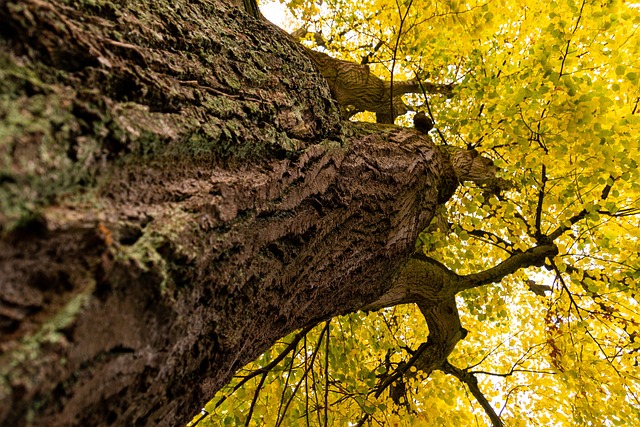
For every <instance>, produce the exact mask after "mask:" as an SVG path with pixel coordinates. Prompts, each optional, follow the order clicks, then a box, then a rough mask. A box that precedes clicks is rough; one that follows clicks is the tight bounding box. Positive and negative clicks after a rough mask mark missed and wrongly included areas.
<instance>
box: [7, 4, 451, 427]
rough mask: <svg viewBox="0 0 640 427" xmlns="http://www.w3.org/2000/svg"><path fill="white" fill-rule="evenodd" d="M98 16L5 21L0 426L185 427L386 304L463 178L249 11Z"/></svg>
mask: <svg viewBox="0 0 640 427" xmlns="http://www.w3.org/2000/svg"><path fill="white" fill-rule="evenodd" d="M90 3H91V2H74V1H62V0H59V1H45V0H23V1H13V2H11V1H9V2H3V3H2V4H0V22H1V23H2V25H0V36H1V39H0V88H1V96H2V98H0V152H1V154H2V173H1V174H0V183H1V185H2V189H1V191H0V203H1V205H0V206H1V208H2V210H1V211H0V221H1V225H2V239H1V241H0V328H1V329H0V331H1V333H2V335H1V337H0V351H1V354H0V375H1V377H0V423H1V424H2V425H92V426H94V425H95V426H98V425H111V424H113V425H154V426H156V425H163V426H164V425H179V424H181V423H183V422H185V421H186V420H187V419H188V418H189V416H190V415H192V414H193V413H194V412H195V411H196V410H197V409H198V408H200V407H201V405H202V404H203V403H205V402H206V401H207V400H208V399H209V398H211V397H212V395H213V393H214V392H215V390H217V389H218V388H219V387H220V386H222V385H223V384H224V383H225V382H226V381H228V380H229V378H230V376H231V375H232V374H233V373H234V372H235V371H236V370H237V369H238V368H240V367H242V366H243V365H244V364H246V363H247V362H249V361H251V360H252V359H253V358H255V357H256V356H258V355H259V354H260V353H261V352H262V351H264V350H265V349H266V348H268V347H269V346H270V345H271V344H272V343H273V342H274V341H275V340H277V339H278V338H280V337H282V336H284V335H285V334H287V333H289V332H291V331H293V330H295V329H296V328H300V327H302V326H305V325H308V324H311V323H313V322H317V321H319V320H321V319H326V318H329V317H331V316H334V315H337V314H343V313H348V312H353V311H355V310H358V309H361V308H364V307H367V306H371V305H372V304H374V303H375V302H376V301H379V300H380V298H381V296H382V295H383V294H384V293H385V291H386V290H387V289H389V287H390V286H391V280H392V278H393V277H396V276H397V275H398V271H399V268H400V267H401V265H402V264H403V262H404V261H405V260H406V259H407V257H408V256H409V255H410V254H411V252H412V251H413V248H414V242H415V240H416V237H417V235H418V233H419V232H420V231H421V230H422V229H423V228H424V227H426V226H427V225H428V223H429V221H430V220H431V218H432V216H433V213H434V210H435V207H436V204H437V201H438V198H439V197H438V188H439V187H440V188H441V187H443V186H444V177H446V176H448V175H450V174H451V169H450V165H449V163H448V161H447V160H446V159H444V158H443V157H442V156H441V154H440V152H439V151H438V150H436V149H434V147H433V146H432V144H431V142H430V141H429V140H428V139H427V138H425V137H424V136H422V135H420V134H419V133H417V132H416V131H413V130H407V129H397V128H395V127H392V126H391V127H390V126H387V127H380V126H374V125H353V124H349V123H341V122H340V120H339V111H338V108H337V106H336V105H335V103H334V101H332V100H331V99H330V94H329V90H328V88H327V85H326V82H325V81H324V80H323V79H322V77H321V76H320V75H319V74H318V72H317V71H316V69H315V68H314V66H313V64H312V62H311V61H310V60H309V58H308V57H307V56H305V53H304V51H303V50H302V49H301V48H300V47H299V46H297V45H296V44H295V43H294V42H292V41H291V40H289V39H288V38H287V37H286V36H285V35H283V34H282V33H281V32H280V31H278V30H277V29H275V28H273V27H271V26H269V25H268V24H267V23H265V22H261V21H259V20H256V19H253V18H251V17H250V16H248V15H247V14H245V13H244V12H243V11H242V10H241V9H240V8H239V7H237V6H236V5H233V4H230V3H226V2H225V0H216V1H213V0H190V1H186V0H185V1H161V0H157V1H150V2H141V3H143V4H141V5H138V4H137V3H138V2H122V5H117V6H116V5H114V3H104V4H102V5H99V6H98V5H96V6H92V5H91V4H90ZM78 4H81V5H78ZM440 199H441V200H442V194H441V195H440ZM421 308H422V307H421Z"/></svg>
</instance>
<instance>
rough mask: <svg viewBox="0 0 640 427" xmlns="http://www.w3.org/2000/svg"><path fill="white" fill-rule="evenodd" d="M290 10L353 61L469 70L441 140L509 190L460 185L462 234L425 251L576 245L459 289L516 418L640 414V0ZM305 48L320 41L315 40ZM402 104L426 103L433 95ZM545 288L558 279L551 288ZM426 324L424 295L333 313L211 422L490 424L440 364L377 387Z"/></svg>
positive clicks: (444, 254) (477, 254) (485, 376)
mask: <svg viewBox="0 0 640 427" xmlns="http://www.w3.org/2000/svg"><path fill="white" fill-rule="evenodd" d="M286 6H287V7H288V8H289V9H287V10H288V11H289V12H290V13H291V14H292V16H293V17H294V20H293V21H292V22H286V26H287V29H288V30H292V29H295V28H298V27H302V26H305V27H307V29H308V30H309V31H310V32H321V33H322V38H323V39H324V42H325V46H324V47H323V48H322V49H323V50H325V51H326V52H328V53H330V54H331V55H333V56H335V57H339V58H343V59H347V60H350V61H355V62H361V61H362V59H363V58H367V59H368V61H367V62H368V63H369V64H370V67H371V69H372V71H373V72H375V73H376V74H377V75H379V76H380V77H381V78H383V79H385V80H389V77H390V76H389V70H390V69H391V68H392V64H393V63H394V62H395V66H394V67H393V69H394V70H395V75H394V78H396V79H398V80H401V79H410V78H414V77H415V76H419V77H420V78H421V79H424V80H427V81H431V82H434V83H456V84H457V88H456V90H455V93H454V96H453V97H452V98H449V99H447V98H445V97H443V96H432V97H431V98H430V99H429V100H428V109H430V111H431V113H432V115H433V117H434V119H435V123H436V127H437V128H438V129H439V131H440V133H436V132H432V134H433V137H434V139H435V140H436V142H437V143H439V144H445V143H446V144H450V145H456V146H460V147H474V148H476V149H477V150H478V151H480V152H481V153H483V155H485V156H487V157H491V158H492V159H493V160H494V163H495V165H496V166H497V167H499V168H500V171H501V172H500V173H501V177H502V178H504V179H505V180H508V181H509V182H511V183H512V188H511V189H509V190H508V191H505V192H502V193H501V194H493V193H492V192H491V191H490V190H488V189H485V188H478V187H474V186H462V187H461V188H460V189H459V190H458V192H457V194H456V196H455V197H454V198H453V199H452V200H451V201H450V202H449V203H448V205H447V209H446V210H447V213H446V215H447V221H448V222H449V223H451V230H449V231H447V232H439V233H431V234H423V236H422V237H421V242H422V243H423V244H424V250H425V252H426V254H427V255H428V256H430V257H432V258H434V259H436V260H438V261H440V262H442V263H444V264H445V265H446V266H447V267H449V268H450V269H452V270H454V271H455V272H457V273H458V274H468V273H472V272H479V271H483V270H486V269H487V268H489V267H491V266H493V265H495V264H497V263H498V262H500V261H501V260H503V259H505V258H507V257H508V256H509V255H510V254H512V253H515V252H517V251H526V250H527V249H528V248H531V247H533V246H535V245H536V243H537V240H539V239H540V236H541V235H544V236H547V237H551V238H552V239H553V241H554V242H555V243H556V244H557V246H558V248H559V254H558V256H556V257H555V258H554V259H548V260H547V262H546V263H545V266H542V267H535V266H530V267H528V268H524V269H521V270H520V271H518V272H517V273H516V274H512V275H510V276H507V277H505V278H504V279H503V280H502V281H501V282H500V283H495V284H492V285H488V286H485V287H482V288H478V289H473V290H470V291H466V292H464V293H462V294H460V295H459V296H458V306H459V308H460V311H461V318H462V324H463V326H464V327H465V328H466V329H467V330H468V331H469V334H468V336H467V337H466V338H465V339H464V340H463V341H461V342H460V343H459V344H458V346H457V347H456V350H454V353H453V354H452V355H451V357H450V358H449V361H450V362H451V363H452V364H453V365H455V366H457V367H459V368H462V369H465V368H468V370H469V371H472V372H475V373H476V377H477V378H478V381H479V386H480V389H481V390H482V392H483V393H484V395H485V396H486V397H487V399H488V400H489V402H490V403H491V405H492V406H493V407H494V409H495V410H496V412H498V413H499V414H500V416H501V417H502V419H503V421H504V422H505V423H506V424H507V425H509V426H576V425H578V426H582V425H585V426H589V425H591V426H603V425H604V426H616V425H620V426H631V425H640V424H638V423H640V421H639V420H640V366H639V364H640V314H639V313H640V307H639V306H638V301H639V300H640V290H639V289H638V280H639V279H640V242H639V240H638V239H639V237H640V172H639V171H638V169H639V165H638V164H639V163H640V154H639V150H640V142H639V140H640V59H638V58H640V7H639V6H638V4H637V3H631V2H624V1H620V0H617V1H615V0H614V1H607V0H597V1H591V0H590V1H574V0H558V1H532V0H524V1H521V0H517V1H516V0H493V1H491V0H489V1H469V2H464V1H456V0H448V1H442V0H436V1H431V0H415V1H400V2H399V3H396V2H394V1H389V0H360V1H357V2H354V1H349V0H324V1H320V2H317V3H316V2H308V1H301V0H292V1H291V2H287V3H286ZM264 10H265V12H266V11H268V10H271V9H268V8H265V9H264ZM274 10H277V9H274ZM407 11H408V12H407ZM405 14H406V18H405V19H404V21H402V17H403V16H405ZM267 16H268V17H269V18H270V19H274V17H276V16H278V14H274V13H267ZM401 21H402V25H401ZM279 24H281V25H283V23H282V22H279ZM400 28H402V32H401V33H399V29H400ZM304 43H305V44H306V45H307V46H308V47H311V48H315V43H316V41H314V39H313V38H311V37H309V38H308V40H305V41H304ZM396 46H397V49H396ZM405 102H406V103H407V104H409V105H411V106H413V107H414V109H415V110H421V111H427V102H426V101H425V99H424V97H423V96H422V95H411V96H408V97H406V98H405ZM409 115H411V113H410V114H409ZM359 118H360V119H364V120H371V116H369V115H367V114H362V115H361V116H359ZM396 123H398V124H400V125H405V126H406V125H408V123H409V120H408V119H406V118H399V119H398V120H397V121H396ZM442 138H444V141H443V140H442ZM529 281H532V282H529ZM530 284H533V285H534V286H535V285H543V286H550V287H551V290H548V291H544V290H543V291H541V292H539V293H536V292H534V291H533V290H532V288H530ZM543 295H544V296H543ZM427 336H428V330H427V328H426V325H425V322H424V319H423V318H422V316H421V314H420V312H419V311H418V309H417V308H415V307H413V306H399V307H395V308H389V309H385V310H382V311H380V312H376V313H369V314H365V313H356V314H353V315H351V316H347V317H343V318H338V319H333V320H332V321H331V323H330V324H329V325H328V326H327V325H326V324H321V325H319V326H318V327H316V328H315V329H314V330H312V331H310V332H309V333H308V334H307V335H306V336H305V337H304V338H301V339H300V340H299V342H298V343H297V345H295V346H294V348H292V349H291V351H290V352H289V353H287V355H286V356H285V357H284V358H283V360H282V361H281V362H280V363H279V364H278V365H277V366H275V367H273V368H272V369H271V371H270V372H269V374H267V375H264V376H263V375H262V374H259V375H256V376H255V377H253V378H252V379H251V380H249V381H248V382H247V383H246V384H245V385H244V386H243V387H241V388H239V389H238V390H236V391H235V392H232V390H233V387H234V384H237V383H238V382H239V381H241V380H242V376H243V375H247V374H248V373H250V372H252V371H254V370H255V369H256V368H258V367H261V366H266V365H268V364H269V363H270V362H271V361H272V360H274V359H275V358H276V357H277V356H278V355H279V354H281V352H282V351H283V349H285V348H286V347H287V344H288V343H290V342H291V341H292V339H293V336H290V337H287V338H285V339H283V340H282V342H281V343H279V344H277V345H275V346H274V347H273V348H272V349H270V350H269V351H268V352H266V353H265V354H264V355H263V356H262V357H261V358H259V359H258V360H257V361H256V362H255V363H254V364H252V365H250V366H247V367H246V368H245V369H244V370H242V371H241V372H239V373H238V378H237V379H235V380H234V382H232V383H231V384H230V386H229V387H228V388H226V389H224V390H222V391H221V392H220V393H219V394H218V395H217V396H216V397H215V398H214V399H213V400H212V401H211V402H210V403H209V404H207V410H208V411H209V412H211V413H212V414H213V415H212V416H210V417H207V418H206V419H205V420H203V421H202V422H201V423H200V424H199V425H210V426H213V425H244V423H245V421H246V419H247V416H248V414H249V412H250V411H251V424H250V425H268V426H276V425H282V426H294V425H301V426H305V425H312V426H318V425H325V423H326V424H327V425H330V426H346V425H356V424H357V423H358V421H359V420H362V419H363V417H364V416H365V415H367V421H366V423H365V424H364V425H374V426H394V425H397V426H440V425H442V426H474V425H478V426H486V425H489V421H488V418H487V416H486V415H485V413H484V411H483V410H482V408H481V407H480V406H479V404H478V402H477V401H476V399H475V398H474V396H472V395H471V393H470V392H469V389H468V388H467V387H466V385H464V384H462V383H461V382H460V381H458V380H457V379H456V378H454V377H453V376H448V375H445V374H444V373H442V372H434V373H432V374H431V376H430V377H428V378H425V377H423V376H421V375H420V373H419V372H417V373H416V375H412V376H411V377H410V378H407V379H406V380H405V382H404V384H403V385H402V387H404V390H398V388H401V385H398V387H397V388H396V389H391V390H389V391H388V392H385V393H384V394H383V395H382V396H380V397H378V398H376V397H375V396H374V394H373V393H371V390H372V389H373V387H374V386H375V385H376V380H377V378H378V376H379V375H380V374H382V373H384V372H386V371H387V370H393V369H395V368H397V367H398V364H399V363H402V362H403V361H405V362H406V361H407V360H408V359H409V358H410V353H409V350H410V349H413V350H415V349H416V347H417V346H418V345H419V344H420V343H421V342H423V341H424V340H425V337H427ZM327 337H329V338H328V345H327ZM327 350H328V351H327ZM257 388H259V389H260V392H259V393H258V394H257V393H256V389H257ZM391 393H397V395H396V396H395V397H398V396H400V398H399V399H398V402H395V401H394V398H393V396H390V395H391ZM223 396H226V399H225V400H224V401H223V402H222V403H221V404H220V405H219V406H218V407H217V408H215V406H216V404H217V403H218V402H219V401H220V400H221V399H222V398H223ZM327 405H328V407H327ZM250 408H252V409H250ZM369 423H370V424H369Z"/></svg>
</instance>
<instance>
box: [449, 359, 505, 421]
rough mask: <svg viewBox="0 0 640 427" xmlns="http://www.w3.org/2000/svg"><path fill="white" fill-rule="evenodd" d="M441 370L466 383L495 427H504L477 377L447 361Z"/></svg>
mask: <svg viewBox="0 0 640 427" xmlns="http://www.w3.org/2000/svg"><path fill="white" fill-rule="evenodd" d="M440 370H441V371H442V372H444V373H446V374H449V375H453V376H454V377H456V378H457V379H459V380H460V381H461V382H463V383H465V384H466V385H467V387H469V390H470V391H471V394H473V396H474V397H475V398H476V400H477V401H478V403H479V404H480V406H482V409H484V412H485V413H486V414H487V416H488V417H489V419H490V420H491V423H492V424H493V427H502V426H503V425H504V423H503V422H502V420H501V419H500V417H499V416H498V414H497V413H496V411H495V410H494V409H493V407H492V406H491V404H490V403H489V401H488V400H487V398H486V397H485V396H484V394H483V393H482V391H481V390H480V387H478V379H477V378H476V376H475V375H473V374H472V373H470V372H467V371H465V370H462V369H460V368H457V367H455V366H453V365H452V364H450V363H449V362H448V361H445V363H443V364H442V367H441V368H440Z"/></svg>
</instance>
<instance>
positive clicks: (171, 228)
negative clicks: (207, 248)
mask: <svg viewBox="0 0 640 427" xmlns="http://www.w3.org/2000/svg"><path fill="white" fill-rule="evenodd" d="M192 226H193V218H192V217H191V215H189V214H188V213H186V212H183V211H181V210H178V209H175V210H172V211H170V212H168V213H165V214H163V215H162V216H160V217H157V218H155V219H154V221H153V222H150V223H149V224H148V225H147V226H146V227H145V229H144V230H143V232H142V235H141V236H140V238H138V239H137V240H136V241H135V242H134V243H133V244H132V245H128V246H127V245H117V246H115V247H114V249H113V253H114V255H115V260H116V261H117V262H119V263H121V264H124V265H130V264H134V265H135V266H136V268H137V269H138V270H139V271H142V272H148V273H153V274H156V275H158V276H159V277H160V279H161V280H160V292H161V293H164V292H165V291H166V290H167V287H168V285H169V284H170V283H171V273H170V270H171V259H167V258H180V259H182V260H184V259H187V260H189V259H191V260H193V259H195V258H196V257H197V255H198V254H197V252H196V249H195V248H194V247H192V246H191V245H190V244H188V243H187V244H182V243H181V239H183V238H184V236H185V235H188V234H189V229H190V228H191V227H192ZM161 252H162V253H161ZM166 252H169V253H170V254H171V256H170V257H168V256H166V255H163V253H166Z"/></svg>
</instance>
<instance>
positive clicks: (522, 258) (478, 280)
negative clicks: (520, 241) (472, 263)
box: [456, 244, 558, 293]
mask: <svg viewBox="0 0 640 427" xmlns="http://www.w3.org/2000/svg"><path fill="white" fill-rule="evenodd" d="M557 254H558V248H557V246H556V245H555V244H548V245H543V246H535V247H533V248H529V249H527V251H525V252H516V253H515V254H513V255H511V256H510V257H509V258H507V259H505V260H504V261H502V262H501V263H500V264H498V265H496V266H495V267H492V268H490V269H488V270H485V271H482V272H480V273H475V274H469V275H467V276H463V277H461V278H460V280H459V282H458V283H457V284H456V285H457V288H456V293H457V292H460V291H463V290H466V289H472V288H476V287H478V286H482V285H486V284H488V283H494V282H498V281H500V280H501V279H502V278H503V277H505V276H507V275H509V274H512V273H515V272H516V271H518V270H519V269H521V268H524V267H531V266H542V265H543V264H544V260H545V258H547V257H553V256H555V255H557Z"/></svg>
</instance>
